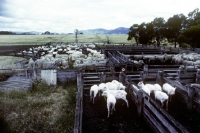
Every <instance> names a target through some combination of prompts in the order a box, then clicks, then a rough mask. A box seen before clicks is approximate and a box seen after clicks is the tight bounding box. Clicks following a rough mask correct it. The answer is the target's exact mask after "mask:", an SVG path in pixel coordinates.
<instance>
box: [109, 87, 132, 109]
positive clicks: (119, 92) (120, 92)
mask: <svg viewBox="0 0 200 133" xmlns="http://www.w3.org/2000/svg"><path fill="white" fill-rule="evenodd" d="M107 91H109V93H111V94H113V95H114V96H115V98H116V99H122V100H124V101H125V102H126V105H127V108H128V107H129V104H128V100H127V99H126V95H127V93H126V92H125V91H124V90H109V88H107Z"/></svg>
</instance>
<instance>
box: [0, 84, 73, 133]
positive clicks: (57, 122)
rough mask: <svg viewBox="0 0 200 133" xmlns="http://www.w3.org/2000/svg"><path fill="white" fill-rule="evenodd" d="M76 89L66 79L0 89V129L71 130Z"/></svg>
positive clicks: (57, 132) (42, 132)
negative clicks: (26, 87)
mask: <svg viewBox="0 0 200 133" xmlns="http://www.w3.org/2000/svg"><path fill="white" fill-rule="evenodd" d="M76 91H77V86H76V82H75V81H68V82H66V84H65V85H58V86H57V87H55V86H48V85H47V84H46V83H39V84H37V85H35V87H34V88H33V90H31V91H20V92H1V93H0V105H1V106H0V125H4V126H3V127H2V128H3V130H2V129H0V131H1V130H2V131H1V132H3V131H4V132H11V133H15V132H16V133H22V132H31V133H61V132H62V133H72V132H73V127H74V119H75V104H76V95H75V92H76ZM2 123H3V124H2ZM0 128H1V126H0Z"/></svg>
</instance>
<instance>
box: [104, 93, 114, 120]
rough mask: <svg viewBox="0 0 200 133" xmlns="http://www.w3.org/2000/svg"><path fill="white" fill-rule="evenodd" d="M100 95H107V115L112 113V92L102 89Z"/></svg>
mask: <svg viewBox="0 0 200 133" xmlns="http://www.w3.org/2000/svg"><path fill="white" fill-rule="evenodd" d="M102 96H106V97H107V109H108V117H109V116H110V114H113V110H115V104H116V98H115V96H114V95H113V94H111V93H109V91H104V92H103V93H102Z"/></svg>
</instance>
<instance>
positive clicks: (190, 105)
mask: <svg viewBox="0 0 200 133" xmlns="http://www.w3.org/2000/svg"><path fill="white" fill-rule="evenodd" d="M186 87H187V89H188V101H187V109H188V110H189V111H191V110H192V109H193V102H194V95H195V88H193V87H191V86H189V85H187V86H186Z"/></svg>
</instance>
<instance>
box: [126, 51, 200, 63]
mask: <svg viewBox="0 0 200 133" xmlns="http://www.w3.org/2000/svg"><path fill="white" fill-rule="evenodd" d="M126 56H127V57H130V55H126ZM133 60H134V61H140V60H143V62H144V63H147V64H149V63H156V62H158V63H165V62H169V63H171V64H177V65H187V66H191V65H192V66H199V65H200V55H199V54H198V53H188V54H186V53H180V54H166V53H165V54H162V55H134V56H133Z"/></svg>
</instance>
